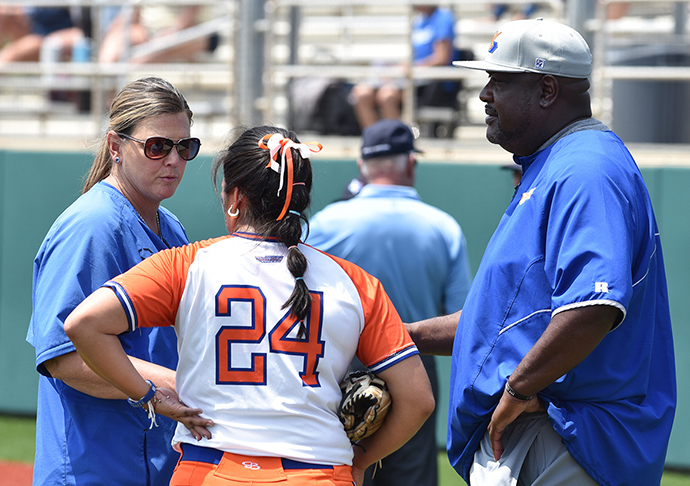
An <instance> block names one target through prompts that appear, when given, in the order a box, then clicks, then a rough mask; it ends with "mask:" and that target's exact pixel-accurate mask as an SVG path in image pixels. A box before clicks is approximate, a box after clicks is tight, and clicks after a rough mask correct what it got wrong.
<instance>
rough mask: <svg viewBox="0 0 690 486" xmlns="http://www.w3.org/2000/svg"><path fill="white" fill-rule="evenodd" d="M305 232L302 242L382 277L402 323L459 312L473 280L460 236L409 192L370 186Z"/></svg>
mask: <svg viewBox="0 0 690 486" xmlns="http://www.w3.org/2000/svg"><path fill="white" fill-rule="evenodd" d="M309 228H310V229H309V237H308V239H307V243H309V244H310V245H312V246H314V247H316V248H318V249H320V250H322V251H325V252H326V253H331V254H333V255H337V256H339V257H341V258H344V259H345V260H348V261H351V262H354V263H356V264H357V265H359V266H360V267H362V268H363V269H364V270H366V271H367V272H369V273H371V274H372V275H373V276H374V277H376V278H377V279H379V280H380V281H381V283H382V284H383V288H384V289H385V290H386V293H387V294H388V295H389V296H390V299H391V301H392V302H393V305H394V306H395V308H396V310H397V311H398V313H399V314H400V317H401V318H402V319H403V322H414V321H418V320H422V319H428V318H430V317H435V316H437V315H440V314H441V313H443V312H446V313H451V312H455V311H457V310H460V309H461V308H462V306H463V303H464V301H465V296H466V295H467V291H468V289H469V286H470V281H471V276H470V268H469V263H468V258H467V244H466V242H465V237H464V235H463V234H462V230H461V229H460V225H458V223H457V221H455V219H453V217H452V216H450V215H449V214H447V213H445V212H443V211H441V210H440V209H438V208H435V207H433V206H430V205H428V204H426V203H424V202H422V201H421V199H420V197H419V194H418V193H417V191H416V190H415V189H414V188H413V187H406V186H393V185H380V184H368V185H366V186H364V188H363V189H362V190H361V192H360V193H359V194H358V195H357V196H355V197H354V198H352V199H349V200H347V201H340V202H336V203H333V204H331V205H329V206H327V207H326V208H324V209H323V210H322V211H320V212H319V213H317V214H316V215H315V216H314V217H313V218H312V220H311V223H310V227H309Z"/></svg>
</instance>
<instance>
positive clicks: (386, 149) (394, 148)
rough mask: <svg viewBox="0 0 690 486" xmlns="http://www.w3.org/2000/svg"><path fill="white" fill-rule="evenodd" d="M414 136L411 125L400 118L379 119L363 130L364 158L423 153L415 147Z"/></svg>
mask: <svg viewBox="0 0 690 486" xmlns="http://www.w3.org/2000/svg"><path fill="white" fill-rule="evenodd" d="M414 138H415V137H414V135H413V134H412V130H410V127H408V126H407V125H405V124H404V123H403V122H401V121H400V120H393V119H389V118H385V119H383V120H379V121H377V122H376V123H374V124H373V125H369V126H368V127H366V128H365V129H364V130H363V131H362V158H363V159H371V158H374V157H383V156H386V155H397V154H404V153H410V152H419V153H423V152H422V151H421V150H418V149H416V148H415V146H414Z"/></svg>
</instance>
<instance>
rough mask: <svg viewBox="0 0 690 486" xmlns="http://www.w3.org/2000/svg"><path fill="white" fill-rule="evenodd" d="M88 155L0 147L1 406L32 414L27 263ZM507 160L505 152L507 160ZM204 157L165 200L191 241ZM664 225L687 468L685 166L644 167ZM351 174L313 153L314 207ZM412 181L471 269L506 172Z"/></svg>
mask: <svg viewBox="0 0 690 486" xmlns="http://www.w3.org/2000/svg"><path fill="white" fill-rule="evenodd" d="M91 160H92V154H90V153H88V152H83V153H81V152H79V153H64V152H61V153H48V152H30V151H21V152H19V151H0V413H13V414H14V413H16V414H34V413H35V412H36V389H37V383H38V375H37V373H36V371H35V364H34V360H35V358H34V351H33V348H32V347H31V346H30V345H29V344H27V343H26V341H25V338H26V332H27V328H28V324H29V318H30V316H31V277H32V263H33V259H34V257H35V255H36V252H37V250H38V247H39V245H40V244H41V241H42V240H43V237H44V236H45V234H46V232H47V231H48V229H49V228H50V225H51V224H52V223H53V221H54V220H55V218H57V216H58V215H59V214H60V213H61V212H62V211H63V210H64V209H65V208H66V207H67V206H68V205H69V204H70V203H71V202H72V201H74V200H75V199H76V198H77V197H78V196H79V194H80V188H81V184H82V178H83V176H84V174H85V173H86V171H87V170H88V167H89V166H90V164H91ZM508 160H509V158H508V156H506V161H508ZM210 173H211V158H210V157H208V156H199V157H197V159H195V160H194V161H192V162H190V163H189V164H188V166H187V171H186V174H185V177H184V181H183V182H182V184H181V185H180V188H179V189H178V190H177V193H176V194H175V196H174V197H172V198H171V199H169V200H167V201H164V204H163V205H164V206H165V207H167V208H168V209H170V210H171V211H172V212H173V213H175V214H176V215H177V216H178V217H179V218H180V220H181V221H182V223H183V224H184V226H185V227H186V229H187V233H188V235H189V237H190V239H191V240H197V239H205V238H208V237H212V236H218V235H221V234H224V232H225V227H224V224H223V217H222V212H221V210H220V207H219V202H218V200H217V197H216V195H215V193H214V191H213V186H212V183H211V177H210ZM642 173H643V175H644V178H645V180H646V182H647V185H648V187H649V191H650V193H651V195H652V201H653V204H654V208H655V211H656V216H657V220H658V224H659V228H660V231H661V239H662V243H663V250H664V257H665V261H666V271H667V276H668V286H669V298H670V302H671V313H672V317H673V328H674V333H675V345H676V360H677V375H678V411H677V414H676V421H675V425H674V430H673V435H672V438H671V445H670V447H669V453H668V457H667V463H668V464H669V465H671V466H674V467H683V468H687V467H690V442H689V441H688V440H686V437H688V436H690V378H689V375H690V373H689V372H690V354H688V353H687V352H686V350H687V349H689V348H690V312H688V308H689V307H690V304H689V302H690V300H689V299H688V296H690V224H689V221H688V219H689V213H690V191H689V190H688V187H690V169H685V168H682V169H681V168H650V169H644V170H643V171H642ZM356 174H357V168H356V164H355V162H354V161H353V160H328V161H327V160H325V159H324V158H323V157H315V159H314V190H313V203H312V211H318V210H319V209H321V208H323V207H324V206H325V205H327V204H328V203H330V202H332V201H334V200H336V199H338V198H339V197H340V194H341V193H342V190H343V188H344V186H345V184H346V183H347V182H348V181H349V180H350V179H351V178H352V177H354V176H355V175H356ZM416 187H417V189H418V191H419V193H420V194H421V196H422V198H423V199H424V200H425V201H426V202H428V203H430V204H432V205H435V206H437V207H439V208H441V209H443V210H445V211H447V212H448V213H450V214H451V215H453V216H454V217H455V218H456V219H457V220H458V222H459V223H460V225H461V226H462V228H463V231H464V233H465V236H466V238H467V243H468V247H469V255H470V263H471V266H472V270H473V271H476V269H477V267H478V265H479V261H480V259H481V256H482V253H483V251H484V248H485V246H486V244H487V242H488V240H489V238H490V237H491V234H492V232H493V230H494V228H495V227H496V225H497V223H498V221H499V219H500V218H501V215H502V213H503V210H504V208H505V207H506V205H507V204H508V202H509V200H510V197H511V196H512V192H513V189H512V187H511V177H510V173H509V171H505V170H501V169H500V168H499V167H498V166H496V165H485V164H447V163H434V162H429V161H425V162H422V163H420V165H419V168H418V176H417V184H416ZM437 359H438V361H439V364H440V370H441V373H440V378H441V386H440V388H441V393H442V395H441V397H440V399H439V403H438V410H439V418H438V431H439V438H438V441H439V446H440V447H443V446H444V444H445V419H446V416H447V397H448V381H449V358H437Z"/></svg>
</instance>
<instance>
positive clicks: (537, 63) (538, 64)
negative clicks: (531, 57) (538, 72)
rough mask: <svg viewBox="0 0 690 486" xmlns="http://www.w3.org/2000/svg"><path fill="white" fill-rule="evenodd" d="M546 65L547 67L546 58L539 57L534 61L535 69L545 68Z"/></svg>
mask: <svg viewBox="0 0 690 486" xmlns="http://www.w3.org/2000/svg"><path fill="white" fill-rule="evenodd" d="M545 67H546V61H545V60H544V59H539V58H537V59H536V60H535V61H534V68H535V69H544V68H545Z"/></svg>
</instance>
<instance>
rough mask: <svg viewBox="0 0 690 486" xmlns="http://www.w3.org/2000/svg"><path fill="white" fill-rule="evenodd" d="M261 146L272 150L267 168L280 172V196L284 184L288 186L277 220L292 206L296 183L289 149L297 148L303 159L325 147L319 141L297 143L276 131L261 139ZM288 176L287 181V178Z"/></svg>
mask: <svg viewBox="0 0 690 486" xmlns="http://www.w3.org/2000/svg"><path fill="white" fill-rule="evenodd" d="M259 147H261V148H262V149H265V150H268V151H269V152H270V156H271V157H270V161H269V163H268V165H267V166H266V168H267V169H271V170H273V171H275V172H277V173H278V174H280V184H279V185H278V194H277V195H278V196H280V191H281V190H282V189H283V186H286V193H285V204H284V205H283V210H282V211H281V212H280V216H278V218H276V221H280V220H281V219H283V217H284V216H285V213H287V210H288V208H289V207H290V201H291V200H292V186H293V183H294V181H293V179H294V170H293V165H292V150H288V149H295V150H297V151H299V154H300V156H301V157H302V158H303V159H308V158H309V157H310V155H311V152H320V151H321V149H323V145H321V144H320V143H319V142H306V143H295V142H293V141H292V140H291V139H289V138H287V137H283V136H282V135H280V134H278V133H274V134H272V135H266V136H264V137H263V138H262V139H261V140H259ZM278 155H280V160H279V159H278ZM286 176H287V181H286V180H285V178H286Z"/></svg>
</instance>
